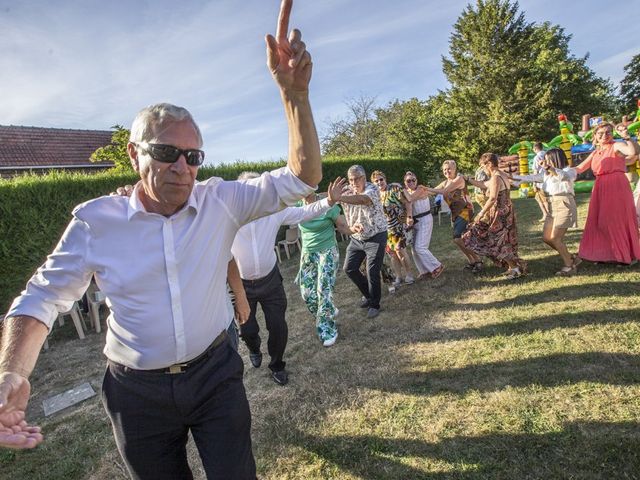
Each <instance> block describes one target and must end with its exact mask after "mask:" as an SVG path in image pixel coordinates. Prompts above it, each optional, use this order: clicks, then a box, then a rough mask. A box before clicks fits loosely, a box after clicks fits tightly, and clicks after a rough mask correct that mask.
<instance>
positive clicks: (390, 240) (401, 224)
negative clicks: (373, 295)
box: [371, 170, 415, 288]
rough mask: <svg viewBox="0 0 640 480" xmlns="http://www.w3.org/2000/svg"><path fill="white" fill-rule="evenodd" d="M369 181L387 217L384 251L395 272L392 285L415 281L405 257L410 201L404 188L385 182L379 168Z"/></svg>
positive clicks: (410, 214) (411, 222)
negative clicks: (375, 186) (374, 187)
mask: <svg viewBox="0 0 640 480" xmlns="http://www.w3.org/2000/svg"><path fill="white" fill-rule="evenodd" d="M371 183H373V184H374V185H377V186H378V189H379V190H380V202H381V203H382V208H383V210H384V215H385V217H386V218H387V247H386V252H387V255H389V258H391V266H392V268H393V271H394V274H395V277H396V278H395V281H394V282H393V287H394V288H398V287H399V286H400V285H401V284H402V282H403V281H404V282H405V283H407V284H411V283H413V282H414V281H415V279H414V278H413V276H412V275H411V265H410V263H409V259H408V257H407V250H406V249H407V228H408V227H411V226H413V216H412V213H411V212H412V210H411V202H409V201H408V200H407V198H406V196H405V193H404V189H403V188H402V186H401V185H399V184H397V183H392V184H387V176H386V175H385V174H384V173H383V172H381V171H380V170H375V171H374V172H373V173H372V174H371Z"/></svg>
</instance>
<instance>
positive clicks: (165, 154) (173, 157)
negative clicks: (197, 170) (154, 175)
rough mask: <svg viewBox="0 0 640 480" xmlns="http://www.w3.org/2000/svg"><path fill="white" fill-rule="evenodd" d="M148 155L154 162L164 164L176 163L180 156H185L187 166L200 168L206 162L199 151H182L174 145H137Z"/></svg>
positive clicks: (143, 143) (140, 143)
mask: <svg viewBox="0 0 640 480" xmlns="http://www.w3.org/2000/svg"><path fill="white" fill-rule="evenodd" d="M136 146H137V147H140V148H141V149H142V150H143V151H144V152H145V153H146V154H148V155H149V156H150V157H151V158H153V159H154V160H157V161H158V162H162V163H176V162H177V161H178V159H179V158H180V155H184V158H185V160H186V161H187V165H190V166H192V167H199V166H200V165H202V163H203V162H204V152H203V151H202V150H197V149H195V148H194V149H188V150H181V149H179V148H176V147H174V146H173V145H163V144H161V143H147V142H139V143H136Z"/></svg>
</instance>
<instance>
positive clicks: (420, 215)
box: [413, 210, 431, 220]
mask: <svg viewBox="0 0 640 480" xmlns="http://www.w3.org/2000/svg"><path fill="white" fill-rule="evenodd" d="M427 215H431V210H427V211H426V212H422V213H419V214H417V215H414V216H413V219H414V220H415V219H416V218H422V217H426V216H427Z"/></svg>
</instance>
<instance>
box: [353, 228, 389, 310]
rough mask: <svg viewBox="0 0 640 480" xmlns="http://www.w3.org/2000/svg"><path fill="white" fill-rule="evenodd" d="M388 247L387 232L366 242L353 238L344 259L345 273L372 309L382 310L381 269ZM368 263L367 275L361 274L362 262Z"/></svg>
mask: <svg viewBox="0 0 640 480" xmlns="http://www.w3.org/2000/svg"><path fill="white" fill-rule="evenodd" d="M386 245H387V232H386V231H384V232H380V233H378V234H376V235H374V236H373V237H371V238H367V239H366V240H356V239H355V238H353V237H351V241H350V242H349V245H348V246H347V252H346V258H345V259H344V272H345V273H346V274H347V276H348V277H349V278H350V279H351V281H352V282H353V283H355V284H356V286H357V287H358V289H359V290H360V292H361V293H362V295H364V297H365V298H366V299H367V300H368V301H369V306H370V307H372V308H380V297H381V296H382V291H381V290H382V289H381V285H380V269H381V268H382V262H383V261H384V248H385V246H386ZM365 259H366V261H367V275H366V276H365V275H363V274H362V273H361V272H360V265H361V264H362V261H363V260H365Z"/></svg>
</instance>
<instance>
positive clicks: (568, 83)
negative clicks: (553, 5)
mask: <svg viewBox="0 0 640 480" xmlns="http://www.w3.org/2000/svg"><path fill="white" fill-rule="evenodd" d="M570 39H571V36H570V35H566V34H565V33H564V30H563V29H562V28H560V27H558V26H554V25H550V24H549V23H544V24H542V25H536V24H534V23H528V22H527V21H526V20H525V16H524V14H523V13H521V12H520V11H519V5H518V3H517V2H513V3H512V2H511V1H509V0H476V4H475V6H472V5H468V6H467V7H466V8H465V9H464V10H463V12H462V14H461V15H460V17H459V18H458V20H457V21H456V23H455V25H454V32H453V34H452V35H451V38H450V41H449V57H443V71H444V73H445V75H446V77H447V79H448V80H449V82H450V83H451V88H450V90H449V92H448V101H449V105H450V108H451V112H452V114H453V115H454V116H455V117H456V119H457V125H456V127H455V133H456V134H455V138H454V141H453V142H452V144H451V147H452V154H453V155H454V156H455V157H457V159H458V160H462V161H463V162H465V161H467V162H469V161H475V159H477V158H478V156H479V155H480V154H481V153H482V152H484V151H494V152H496V153H503V152H505V151H506V150H507V148H508V147H509V146H510V145H512V144H513V143H515V142H516V141H518V140H520V139H522V138H527V139H530V140H548V139H550V138H551V137H553V136H555V135H556V134H557V121H556V116H557V114H558V113H565V114H567V115H569V117H570V118H574V119H575V118H577V117H578V116H579V115H581V114H583V113H610V112H612V111H613V110H614V109H615V103H614V100H615V95H614V94H613V87H612V85H611V84H610V83H609V82H607V81H604V80H602V79H600V78H599V77H597V76H596V75H595V74H594V72H593V71H592V70H590V69H589V68H588V67H587V66H586V60H587V57H586V56H585V57H583V58H576V57H574V56H573V55H571V53H570V51H569V40H570Z"/></svg>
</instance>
